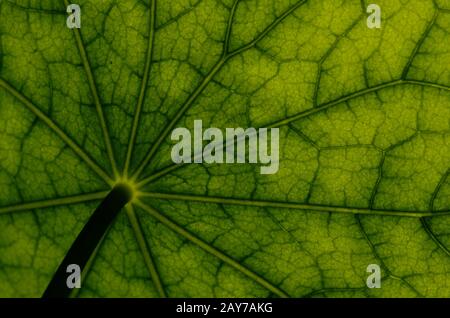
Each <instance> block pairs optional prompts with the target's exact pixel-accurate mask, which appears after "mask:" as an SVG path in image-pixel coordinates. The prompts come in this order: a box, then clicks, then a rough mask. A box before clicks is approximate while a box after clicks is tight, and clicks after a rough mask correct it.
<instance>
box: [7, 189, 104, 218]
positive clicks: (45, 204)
mask: <svg viewBox="0 0 450 318" xmlns="http://www.w3.org/2000/svg"><path fill="white" fill-rule="evenodd" d="M108 193H109V191H100V192H92V193H86V194H80V195H73V196H68V197H62V198H56V199H49V200H39V201H33V202H27V203H22V204H15V205H9V206H4V207H0V214H5V213H13V212H21V211H28V210H33V209H44V208H52V207H57V206H61V205H69V204H78V203H85V202H89V201H95V200H101V199H104V198H105V197H106V196H107V195H108Z"/></svg>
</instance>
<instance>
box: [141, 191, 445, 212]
mask: <svg viewBox="0 0 450 318" xmlns="http://www.w3.org/2000/svg"><path fill="white" fill-rule="evenodd" d="M141 196H142V197H148V198H154V199H163V200H178V201H193V202H203V203H214V204H228V205H242V206H251V207H260V208H285V209H294V210H303V211H315V212H325V213H330V212H331V213H346V214H365V215H390V216H403V217H411V218H422V217H435V216H446V215H450V211H441V212H426V211H425V212H411V211H395V210H376V209H364V208H344V207H336V206H325V205H315V204H300V203H288V202H281V201H263V200H245V199H234V198H224V197H210V196H200V195H189V194H174V193H154V192H153V193H150V192H143V193H141Z"/></svg>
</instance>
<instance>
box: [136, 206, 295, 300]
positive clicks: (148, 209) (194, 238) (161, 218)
mask: <svg viewBox="0 0 450 318" xmlns="http://www.w3.org/2000/svg"><path fill="white" fill-rule="evenodd" d="M136 205H137V206H139V207H140V208H142V209H143V210H144V211H146V212H147V213H149V214H150V215H151V216H153V217H154V218H155V219H157V220H158V221H159V222H161V223H162V224H164V225H166V226H167V227H168V228H170V229H171V230H172V231H174V232H175V233H177V234H179V235H181V236H182V237H184V238H185V239H187V240H189V241H190V242H192V243H194V244H195V245H197V246H198V247H200V248H201V249H203V250H204V251H206V252H208V253H209V254H211V255H213V256H215V257H217V258H218V259H220V260H221V261H223V262H224V263H226V264H228V265H229V266H231V267H233V268H234V269H236V270H238V271H239V272H241V273H242V274H244V275H245V276H247V277H249V278H250V279H252V280H254V281H255V282H257V283H258V284H260V285H261V286H263V287H264V288H266V289H267V290H269V291H271V292H272V293H273V294H275V295H277V296H279V297H283V298H285V297H289V295H288V294H287V293H286V292H284V291H283V290H281V289H280V288H278V287H276V286H275V285H273V284H272V283H270V282H269V281H267V280H266V279H265V278H263V277H262V276H260V275H258V274H257V273H255V272H253V271H251V270H250V269H248V268H247V267H245V266H243V265H241V264H239V263H238V262H237V261H236V260H234V259H233V258H231V257H230V256H228V255H226V254H225V253H223V252H221V251H219V250H218V249H216V248H215V247H213V246H211V245H210V244H208V243H206V242H205V241H203V240H201V239H200V238H198V237H197V236H195V235H194V234H192V233H191V232H189V231H188V230H186V229H184V228H183V227H181V226H179V225H178V224H176V223H175V222H174V221H172V220H171V219H169V218H168V217H167V216H165V215H163V214H161V213H160V212H159V211H157V210H155V209H154V208H152V207H150V206H148V205H146V204H143V203H142V202H139V201H138V202H137V203H136Z"/></svg>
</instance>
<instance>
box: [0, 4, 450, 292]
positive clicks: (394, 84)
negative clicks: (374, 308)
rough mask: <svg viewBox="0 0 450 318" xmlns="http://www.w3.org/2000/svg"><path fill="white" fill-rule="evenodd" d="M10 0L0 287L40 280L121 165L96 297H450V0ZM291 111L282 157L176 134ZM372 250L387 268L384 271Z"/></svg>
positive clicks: (86, 285)
mask: <svg viewBox="0 0 450 318" xmlns="http://www.w3.org/2000/svg"><path fill="white" fill-rule="evenodd" d="M78 3H79V4H80V6H81V10H82V24H81V29H74V30H70V29H68V28H67V27H66V19H67V13H66V6H67V5H68V4H69V2H68V1H62V0H47V1H24V0H15V1H13V0H3V1H0V134H1V138H0V296H1V297H40V296H41V295H42V293H43V291H44V290H45V288H46V286H47V285H48V283H49V282H50V280H51V279H52V276H53V274H54V273H55V271H56V269H57V267H58V265H59V264H60V262H61V261H62V259H63V258H64V255H65V253H66V252H67V251H68V249H69V248H70V246H71V244H72V242H73V241H74V240H75V238H76V237H77V235H78V233H79V232H80V230H81V229H82V227H83V225H84V224H85V223H86V222H87V220H88V218H89V216H90V215H91V213H92V211H94V209H95V208H96V206H97V205H98V204H99V202H100V201H101V200H102V199H103V198H105V197H106V196H107V194H108V193H109V191H111V189H112V187H113V186H114V185H115V184H116V183H117V182H119V181H122V182H127V183H129V184H130V185H131V186H133V187H134V189H135V199H134V200H133V201H132V202H131V203H130V204H128V205H127V207H126V208H125V209H124V210H123V212H121V213H120V214H119V216H118V217H117V219H116V220H115V222H114V224H113V225H112V226H111V228H110V230H109V231H108V233H107V234H106V235H105V237H104V239H103V240H102V242H101V243H100V245H99V246H98V247H97V250H96V251H95V253H94V254H93V255H92V257H91V259H90V261H89V264H88V266H87V268H86V270H85V271H84V272H83V276H82V288H81V289H80V290H76V292H74V294H73V296H79V297H163V296H169V297H268V296H277V297H278V296H279V297H416V296H423V297H448V296H449V295H450V199H449V198H450V178H448V176H449V171H450V166H449V162H450V120H449V118H450V49H449V48H450V2H449V1H447V0H436V1H433V0H411V1H401V0H379V1H377V4H378V5H379V6H380V7H381V9H382V28H381V29H369V28H368V27H367V25H366V19H367V16H368V14H367V13H366V7H367V5H368V3H366V2H365V1H358V0H327V1H325V0H316V1H310V0H302V1H299V0H280V1H278V0H277V1H275V0H263V1H262V0H240V1H239V0H178V1H169V0H146V1H142V0H141V1H137V0H123V1H87V0H79V1H78ZM195 119H202V120H203V125H204V126H205V127H206V126H208V127H218V128H220V129H225V128H226V127H279V128H280V170H279V171H278V173H276V174H273V175H261V174H260V173H259V167H258V166H257V165H253V164H252V165H250V164H248V165H242V164H221V165H218V164H215V165H207V164H201V165H200V164H187V165H174V164H173V163H172V161H171V158H170V149H171V146H172V142H171V141H170V138H169V137H170V133H171V131H172V130H173V129H174V128H176V127H188V128H192V127H193V122H194V120H195ZM369 264H378V265H380V267H381V271H382V280H381V284H382V285H381V288H379V289H378V288H376V289H369V288H368V287H367V286H366V279H367V277H368V275H369V273H367V272H366V269H367V266H368V265H369Z"/></svg>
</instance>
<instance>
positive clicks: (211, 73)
mask: <svg viewBox="0 0 450 318" xmlns="http://www.w3.org/2000/svg"><path fill="white" fill-rule="evenodd" d="M304 3H306V0H303V1H298V2H297V3H295V4H294V5H293V6H291V7H290V8H289V9H287V10H286V11H285V12H284V13H283V14H281V15H280V16H279V17H278V18H277V19H275V20H274V21H273V22H272V23H271V24H270V25H269V26H268V27H267V28H266V29H264V30H263V31H262V32H261V33H260V34H259V35H258V36H257V37H256V38H255V39H254V40H253V41H251V42H250V43H249V44H247V45H245V46H243V47H241V48H239V49H236V50H235V51H233V52H230V53H227V52H225V53H224V54H222V56H221V58H220V59H219V60H218V61H217V63H216V64H215V65H214V66H213V67H212V69H211V70H210V71H209V73H208V74H207V75H206V76H205V78H203V80H202V81H201V83H200V84H199V86H197V88H196V89H195V90H194V91H193V92H192V94H191V95H190V96H189V97H188V99H187V100H186V101H185V102H184V104H183V105H182V106H181V108H180V109H179V110H178V112H177V113H176V115H175V116H174V117H173V118H172V120H171V121H170V122H169V123H168V124H167V125H166V126H165V128H164V130H163V132H162V133H161V134H160V135H159V137H158V139H157V140H156V142H155V143H154V144H153V145H152V146H151V147H150V150H149V151H148V152H147V154H146V156H145V157H144V159H143V160H142V162H141V163H140V165H139V166H138V168H137V169H136V171H135V172H134V174H133V176H132V179H135V180H136V179H138V178H139V176H140V175H141V173H142V172H143V171H144V169H145V168H146V167H147V165H148V164H149V163H150V161H151V159H152V158H153V156H154V155H155V154H156V151H158V149H159V147H160V146H161V144H162V143H163V142H164V140H165V139H166V138H167V136H168V135H169V134H170V132H171V131H172V130H173V128H174V127H175V125H176V124H177V123H178V121H179V120H180V119H181V118H182V117H183V115H184V114H185V113H186V111H187V110H188V109H189V108H190V107H191V106H192V104H193V103H194V101H195V100H196V99H197V98H198V97H199V96H200V94H201V93H202V92H203V91H204V89H205V88H206V87H207V86H208V84H209V83H210V82H211V80H212V79H213V78H214V76H215V75H216V74H217V73H218V72H219V71H220V69H221V68H222V67H223V66H224V65H225V64H226V62H227V61H228V60H229V59H231V58H232V57H234V56H236V55H238V54H241V53H243V52H244V51H246V50H249V49H251V48H252V47H254V46H255V45H256V44H257V43H258V42H259V41H261V40H262V39H263V38H264V37H265V36H266V35H267V34H268V33H269V32H270V31H272V30H273V29H274V28H275V27H276V26H277V25H278V24H280V23H281V22H282V21H283V20H284V19H285V18H286V17H288V16H289V15H290V14H291V13H292V12H294V11H295V10H296V9H298V8H299V7H300V6H301V5H303V4H304ZM235 6H237V2H235V3H234V6H233V8H234V9H232V11H231V13H230V15H234V12H235V10H236V7H235ZM230 21H232V17H231V18H230ZM228 32H231V25H230V26H229V27H228V28H227V34H228ZM226 37H227V35H226ZM226 40H227V41H228V40H229V39H226ZM227 47H228V45H227V44H225V45H224V49H227Z"/></svg>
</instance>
